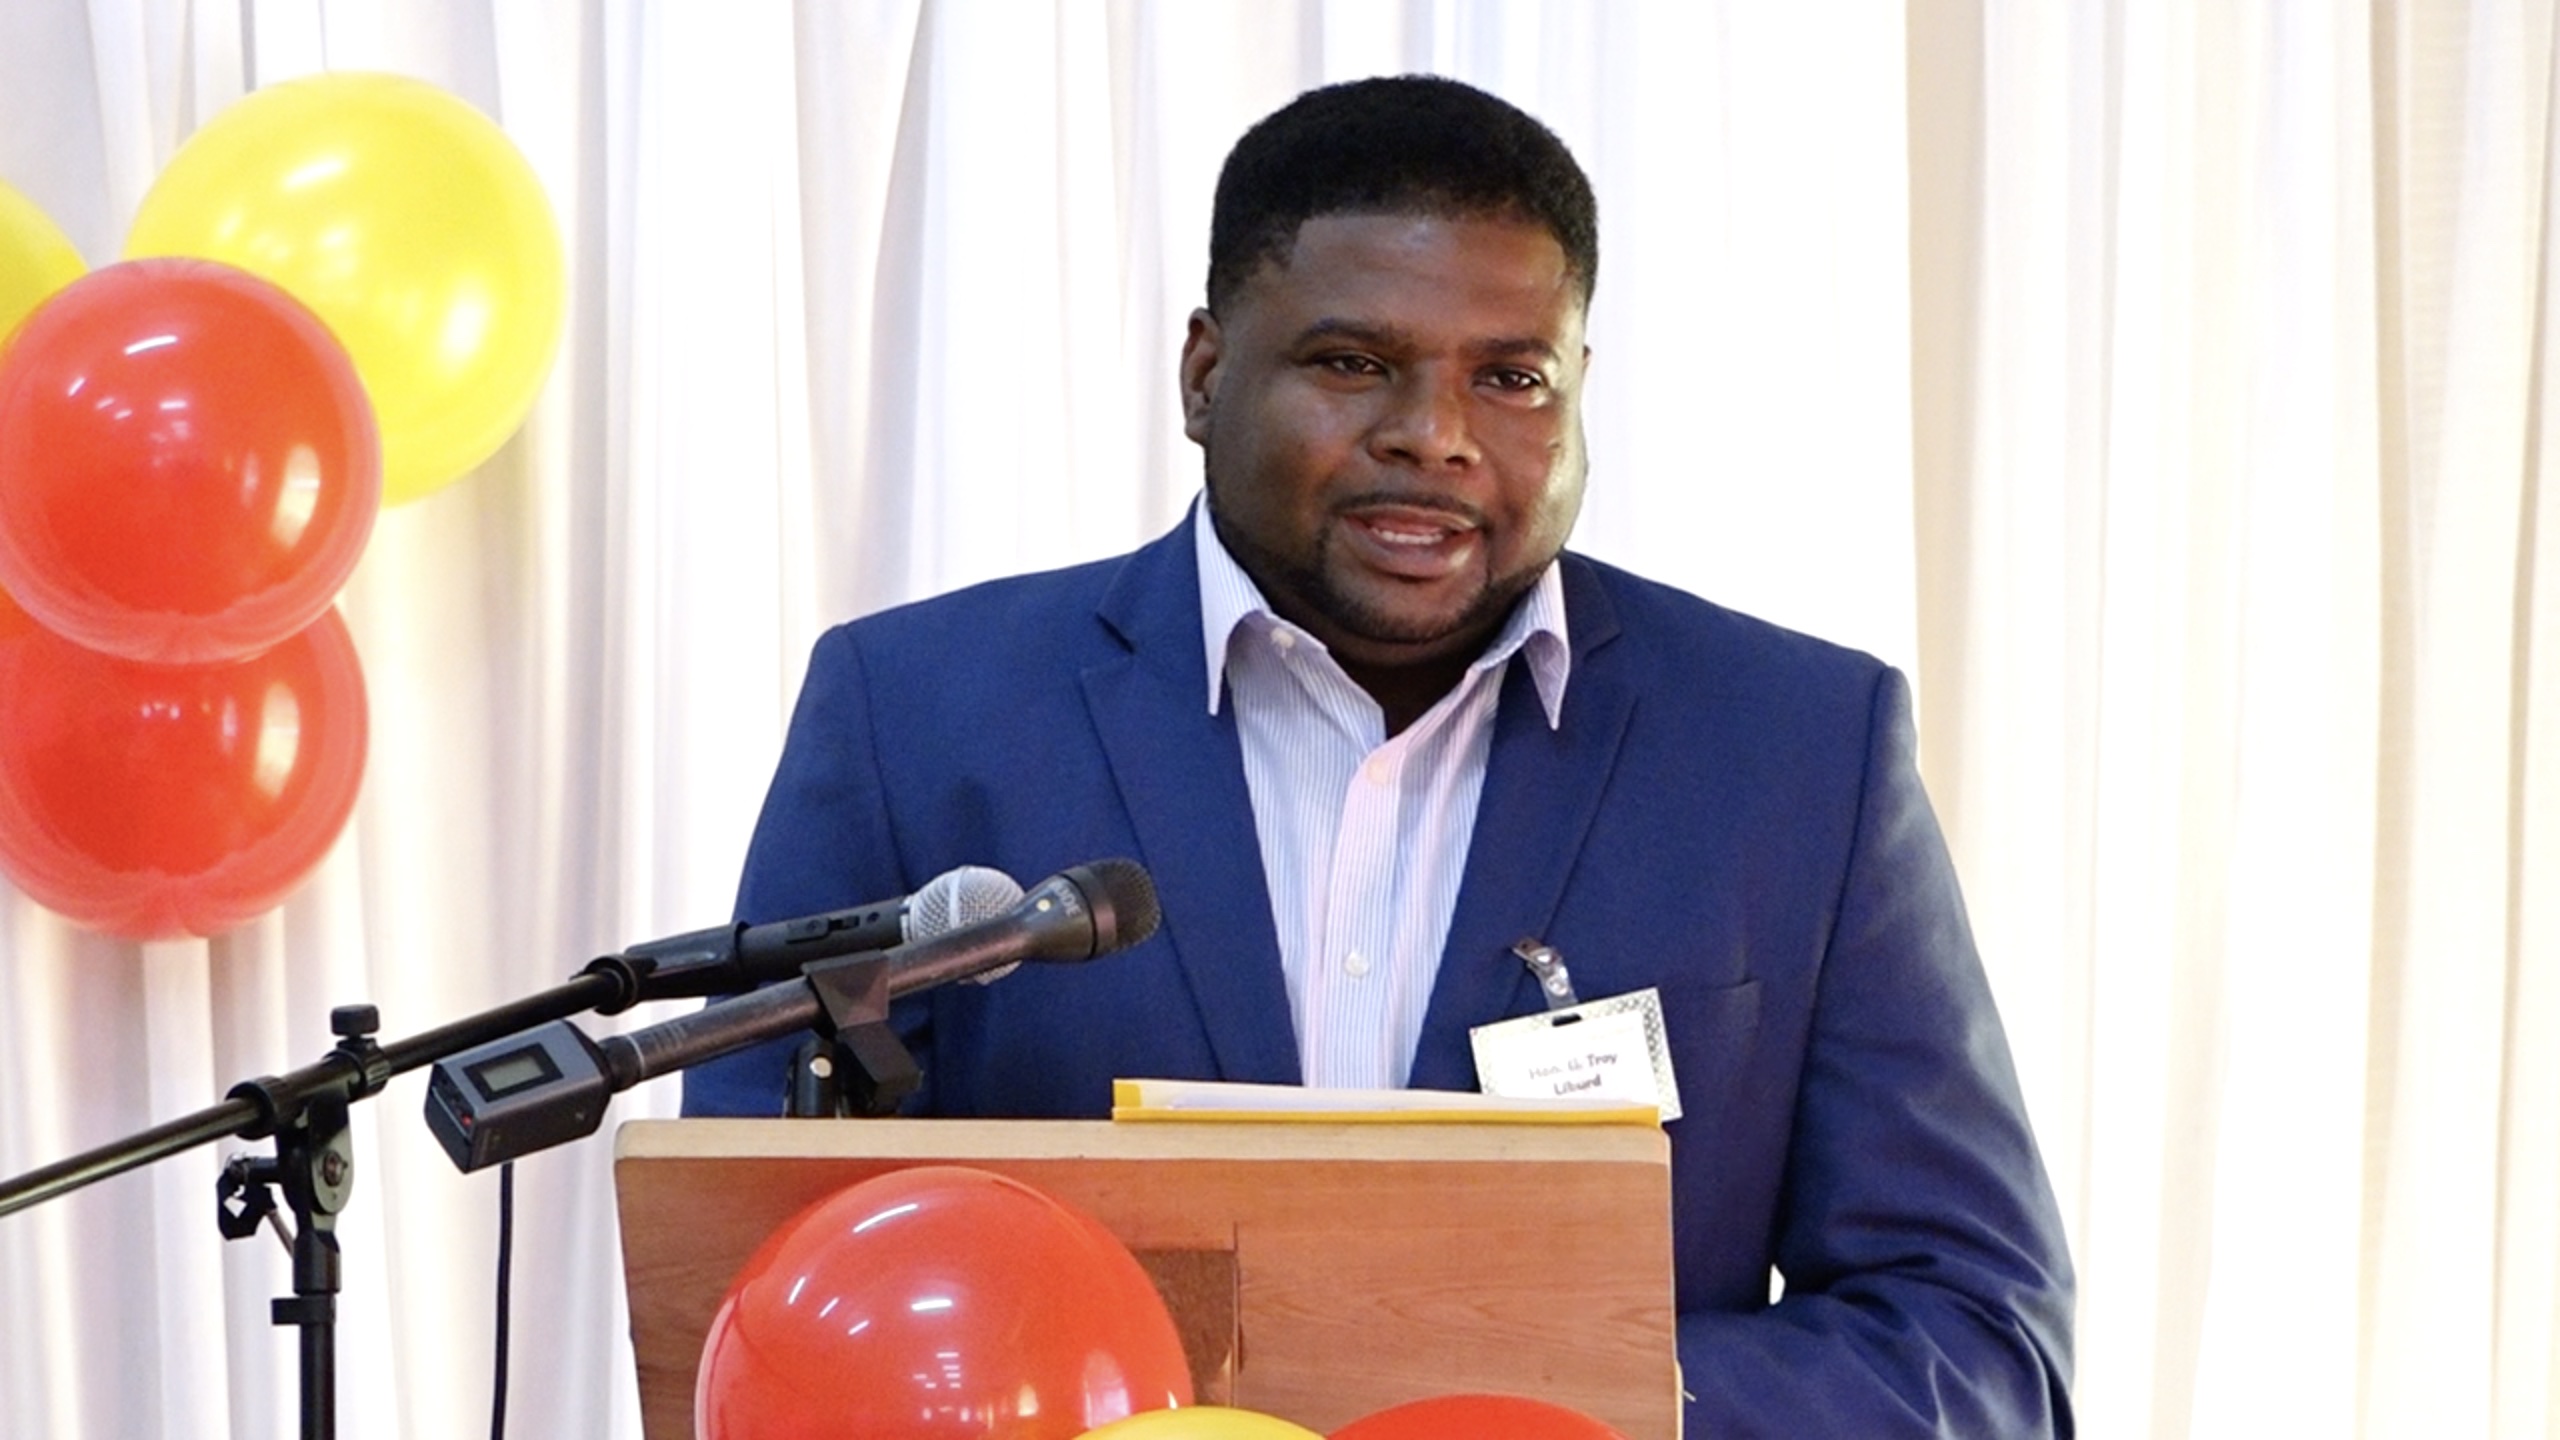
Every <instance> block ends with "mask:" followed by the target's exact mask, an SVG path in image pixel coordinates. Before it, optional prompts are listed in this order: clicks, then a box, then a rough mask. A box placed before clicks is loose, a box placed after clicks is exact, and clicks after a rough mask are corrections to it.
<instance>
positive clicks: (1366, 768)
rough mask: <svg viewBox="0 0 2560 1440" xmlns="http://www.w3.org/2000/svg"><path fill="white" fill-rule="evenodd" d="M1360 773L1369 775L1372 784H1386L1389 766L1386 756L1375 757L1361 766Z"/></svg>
mask: <svg viewBox="0 0 2560 1440" xmlns="http://www.w3.org/2000/svg"><path fill="white" fill-rule="evenodd" d="M1360 773H1361V774H1363V775H1366V776H1368V777H1369V783H1370V784H1372V785H1384V784H1386V783H1387V780H1388V776H1389V767H1388V765H1387V762H1386V760H1385V759H1384V758H1378V759H1373V760H1371V761H1369V763H1367V764H1365V765H1363V766H1361V767H1360Z"/></svg>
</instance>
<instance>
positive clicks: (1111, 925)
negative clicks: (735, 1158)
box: [426, 860, 1163, 1171]
mask: <svg viewBox="0 0 2560 1440" xmlns="http://www.w3.org/2000/svg"><path fill="white" fill-rule="evenodd" d="M952 873H953V874H955V875H956V874H959V873H961V872H959V871H954V872H952ZM942 878H944V879H948V878H950V877H948V876H945V877H942ZM999 878H1001V876H999ZM935 883H936V884H939V883H940V881H939V880H937V881H936V882H935ZM1012 883H1013V882H1012V881H1011V880H1006V881H1005V884H1007V885H1011V884H1012ZM931 888H932V887H931V886H928V887H927V889H931ZM923 894H924V892H923V891H918V892H917V896H918V897H919V899H921V897H922V896H923ZM1162 921H1163V912H1162V910H1161V909H1159V907H1158V905H1157V901H1156V889H1155V882H1154V881H1152V880H1150V879H1149V878H1148V877H1147V872H1146V870H1145V869H1144V868H1143V867H1141V866H1140V865H1138V864H1137V862H1135V861H1131V860H1097V861H1094V862H1093V863H1092V864H1089V865H1077V866H1072V867H1070V868H1068V869H1066V870H1062V871H1060V872H1059V873H1057V874H1055V875H1052V876H1050V877H1049V878H1048V879H1046V880H1043V881H1041V882H1040V883H1039V884H1037V885H1035V886H1033V887H1032V888H1031V890H1030V891H1029V893H1027V894H1025V895H1023V896H1022V898H1021V899H1020V900H1019V901H1017V902H1015V903H1014V904H1013V905H1012V906H1011V907H1010V908H1008V909H1007V910H1005V911H1004V912H1003V913H1002V914H999V915H996V916H994V917H992V918H989V919H984V920H980V921H977V922H976V923H974V924H967V925H963V926H961V927H960V928H958V929H955V930H951V931H949V932H947V933H943V934H938V935H934V936H931V937H929V938H925V939H920V940H912V941H909V942H907V943H906V944H903V945H896V946H892V947H890V948H889V949H886V950H882V951H880V952H879V954H878V955H877V956H876V957H875V959H870V960H856V961H848V962H847V965H848V966H850V967H851V969H852V971H853V972H855V973H854V974H853V975H852V976H851V977H850V978H849V981H848V983H853V984H859V983H861V982H862V981H863V980H865V979H868V980H869V981H871V983H872V984H873V985H874V986H876V987H877V991H885V993H876V991H875V992H866V993H852V994H848V993H846V992H845V988H844V986H843V985H839V984H837V983H834V982H836V981H837V980H838V979H839V976H838V975H836V974H833V973H827V972H837V971H842V970H844V969H845V967H839V966H826V967H822V974H824V975H825V983H823V984H822V982H820V981H817V980H813V979H812V978H811V977H810V976H807V975H802V976H799V977H798V978H796V979H793V980H789V981H786V982H784V983H782V984H779V985H768V986H765V987H764V988H763V989H760V990H753V991H749V992H748V993H746V994H744V995H739V996H735V997H733V998H731V999H727V1000H722V1001H718V1002H715V1003H713V1004H710V1005H706V1006H704V1007H702V1008H701V1009H699V1010H695V1011H693V1012H691V1013H690V1014H686V1015H680V1016H678V1017H676V1018H675V1019H673V1020H668V1021H665V1022H663V1023H660V1024H657V1025H651V1026H648V1027H646V1028H644V1029H640V1030H635V1031H632V1032H631V1033H630V1034H628V1035H611V1036H607V1037H606V1038H605V1039H604V1041H603V1042H602V1043H601V1044H599V1043H598V1042H596V1041H594V1040H591V1039H589V1038H588V1037H587V1034H586V1032H585V1031H583V1030H580V1029H579V1028H578V1027H577V1026H575V1025H572V1024H570V1023H569V1022H567V1021H565V1020H558V1021H554V1022H552V1023H551V1024H548V1025H544V1026H541V1027H539V1028H536V1029H533V1030H529V1031H526V1032H525V1033H524V1034H522V1035H518V1036H514V1037H512V1038H510V1039H506V1040H500V1041H496V1042H494V1043H492V1044H488V1045H484V1046H481V1047H480V1048H478V1049H476V1050H471V1051H466V1052H464V1053H462V1054H459V1055H455V1056H453V1057H451V1058H450V1059H446V1060H440V1061H438V1062H436V1066H435V1070H434V1073H433V1075H432V1076H431V1078H430V1079H429V1081H428V1085H427V1101H426V1116H427V1128H428V1129H429V1130H431V1131H433V1132H434V1134H435V1137H436V1139H437V1140H438V1141H439V1142H440V1143H441V1144H442V1145H443V1146H444V1149H445V1153H446V1154H447V1155H448V1156H450V1157H451V1158H452V1160H453V1163H454V1165H455V1167H456V1168H458V1169H461V1170H466V1171H467V1170H477V1169H480V1168H481V1167H483V1166H486V1165H494V1164H497V1163H498V1162H500V1161H503V1160H513V1159H515V1158H516V1157H517V1156H519V1155H527V1154H531V1153H532V1152H534V1151H536V1150H542V1149H547V1148H549V1147H550V1146H553V1145H558V1144H561V1143H563V1142H565V1141H569V1140H575V1139H578V1138H580V1137H581V1136H585V1135H589V1134H592V1133H594V1131H595V1129H596V1127H597V1126H598V1125H601V1124H603V1123H604V1108H605V1105H606V1103H607V1101H608V1100H609V1099H610V1098H611V1097H612V1096H613V1095H615V1094H618V1093H620V1092H621V1091H624V1090H628V1089H630V1088H631V1087H632V1086H634V1085H637V1084H639V1083H640V1082H641V1081H643V1080H648V1079H653V1078H655V1077H657V1076H661V1075H668V1074H672V1073H674V1072H676V1071H678V1070H682V1069H683V1068H685V1067H686V1066H688V1065H696V1064H700V1063H701V1062H703V1061H705V1060H711V1059H715V1058H717V1057H719V1056H722V1055H726V1054H728V1053H729V1052H731V1051H733V1050H741V1049H744V1048H746V1047H747V1046H749V1045H753V1044H755V1043H757V1042H758V1041H762V1040H770V1039H772V1038H774V1037H775V1036H778V1035H787V1034H789V1033H791V1032H792V1031H794V1030H826V1031H835V1030H843V1029H845V1028H846V1027H847V1026H848V1025H849V1024H851V1023H852V1019H853V1018H863V1019H866V1020H868V1021H877V1020H879V1019H881V1018H882V1017H884V1016H885V1015H886V1014H887V1007H888V1002H889V1001H891V1000H895V999H897V998H898V997H899V996H902V995H911V994H914V993H915V992H917V991H919V990H927V989H931V988H932V987H934V986H937V985H944V984H948V983H950V982H952V981H955V980H976V981H979V982H981V983H983V982H984V981H986V980H988V979H992V978H995V977H997V976H998V975H1000V974H1001V973H1003V972H1005V971H1008V970H1010V969H1012V968H1013V967H1014V966H1016V965H1020V964H1022V963H1023V962H1025V961H1041V962H1049V963H1072V962H1075V961H1081V960H1090V959H1093V958H1095V957H1096V956H1101V955H1108V954H1110V953H1112V952H1113V951H1116V950H1124V949H1127V948H1128V947H1129V946H1132V945H1135V944H1137V943H1139V942H1140V941H1143V940H1145V939H1146V938H1147V937H1149V936H1151V935H1153V934H1155V932H1156V927H1157V926H1158V925H1159V924H1161V923H1162ZM679 938H681V937H679ZM842 1002H850V1003H851V1004H852V1005H854V1006H857V1007H862V1008H863V1011H864V1014H863V1016H862V1017H846V1018H839V1010H838V1008H837V1005H838V1003H842ZM883 1033H885V1032H883ZM891 1043H893V1044H894V1043H895V1042H894V1041H892V1042H891Z"/></svg>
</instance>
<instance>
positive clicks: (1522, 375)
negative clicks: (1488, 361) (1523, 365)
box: [1484, 365, 1547, 390]
mask: <svg viewBox="0 0 2560 1440" xmlns="http://www.w3.org/2000/svg"><path fill="white" fill-rule="evenodd" d="M1484 380H1485V383H1486V384H1488V385H1490V386H1492V387H1493V388H1494V389H1496V390H1536V389H1540V388H1542V387H1543V386H1545V384H1546V383H1547V377H1546V376H1544V375H1541V374H1539V373H1538V372H1537V371H1535V370H1522V369H1518V368H1516V367H1513V366H1508V365H1504V366H1498V367H1496V368H1494V369H1491V370H1488V371H1486V372H1485V375H1484Z"/></svg>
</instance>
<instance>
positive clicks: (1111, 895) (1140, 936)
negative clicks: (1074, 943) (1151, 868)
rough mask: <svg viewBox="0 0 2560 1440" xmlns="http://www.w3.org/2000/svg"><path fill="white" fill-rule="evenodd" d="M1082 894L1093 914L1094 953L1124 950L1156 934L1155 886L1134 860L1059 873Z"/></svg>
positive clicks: (1160, 916)
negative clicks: (1071, 882)
mask: <svg viewBox="0 0 2560 1440" xmlns="http://www.w3.org/2000/svg"><path fill="white" fill-rule="evenodd" d="M1060 873H1061V874H1063V875H1064V876H1065V877H1066V878H1067V879H1069V880H1071V881H1073V882H1074V883H1075V887H1076V888H1077V889H1078V890H1081V891H1083V892H1084V899H1085V904H1086V906H1087V907H1089V908H1090V909H1091V910H1092V912H1093V953H1094V954H1096V955H1108V954H1110V953H1111V952H1112V951H1114V950H1125V949H1127V948H1128V947H1130V946H1132V945H1135V944H1137V943H1139V942H1140V941H1142V940H1145V939H1146V938H1147V937H1149V936H1151V935H1153V934H1155V933H1156V927H1157V926H1158V925H1160V924H1162V923H1164V910H1163V908H1162V907H1161V906H1160V905H1159V904H1158V903H1157V901H1156V882H1155V881H1154V880H1153V879H1152V878H1150V877H1149V876H1148V874H1147V869H1146V867H1145V866H1143V865H1140V864H1139V863H1138V862H1137V861H1135V860H1096V861H1093V862H1092V863H1090V864H1086V865H1077V866H1073V867H1070V868H1069V869H1067V870H1064V871H1062V872H1060Z"/></svg>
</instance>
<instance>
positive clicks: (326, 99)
mask: <svg viewBox="0 0 2560 1440" xmlns="http://www.w3.org/2000/svg"><path fill="white" fill-rule="evenodd" d="M125 254H126V255H127V256H133V257H139V256H145V255H193V256H200V257H202V258H204V259H208V260H220V261H223V262H225V263H227V264H231V265H236V266H238V267H240V268H241V269H243V270H247V271H249V272H251V273H253V274H256V275H260V276H263V277H265V278H266V279H268V280H271V281H273V282H275V284H277V285H278V286H280V287H282V288H283V289H284V290H285V292H286V293H287V294H290V295H292V296H293V297H294V298H295V299H298V300H300V301H301V302H302V303H303V304H305V305H308V306H309V307H311V309H312V310H313V311H314V312H315V313H317V314H318V315H319V316H320V318H321V319H322V320H324V321H326V322H328V325H329V328H330V329H332V330H334V331H336V332H337V336H338V339H339V340H340V341H341V342H342V343H344V344H345V346H346V347H347V354H348V355H349V356H350V357H351V358H352V359H353V360H354V361H355V366H356V375H357V377H358V378H359V379H361V380H362V381H363V382H364V388H365V394H366V396H367V397H368V398H370V399H371V400H372V401H373V410H374V417H375V419H376V420H377V421H378V422H379V424H380V426H381V430H382V482H383V500H384V502H385V503H387V504H395V505H396V504H399V503H400V502H402V501H405V500H414V499H416V498H417V497H419V496H421V495H424V494H426V493H428V492H429V491H431V490H434V489H436V488H438V487H440V486H443V485H445V484H447V483H449V482H451V481H453V480H454V479H456V478H458V477H459V476H461V475H462V474H464V473H465V472H466V471H469V470H470V469H471V468H472V467H473V466H475V465H478V464H479V463H480V462H481V461H483V460H486V459H488V458H489V456H490V454H491V452H493V451H495V450H496V449H497V448H498V447H499V446H500V445H501V444H504V443H505V442H506V439H507V437H508V436H509V435H512V434H514V433H515V430H516V427H517V426H519V425H521V424H523V423H524V416H525V412H526V411H527V410H529V409H531V408H532V406H533V402H534V398H535V397H536V396H537V395H538V394H539V393H540V392H541V389H542V382H543V379H544V377H545V376H546V375H548V374H549V373H550V369H551V360H552V356H553V354H554V353H555V352H556V351H557V350H558V349H559V345H560V324H561V317H562V313H563V310H564V308H565V304H566V298H565V291H566V284H565V280H564V274H563V272H564V270H565V262H564V261H563V259H562V256H561V252H560V232H559V229H558V227H557V226H556V225H555V224H554V223H553V222H552V218H551V206H550V204H549V202H547V201H546V200H545V199H544V198H543V194H542V186H541V184H540V182H539V181H537V180H536V179H535V178H534V174H533V170H532V167H531V166H529V165H527V164H526V163H525V159H524V156H523V155H522V154H521V153H520V152H519V151H517V149H516V148H515V146H514V144H513V143H512V142H510V141H509V140H508V139H507V137H506V133H505V132H504V131H502V130H500V129H499V128H498V127H497V126H496V125H495V124H493V123H491V122H490V120H489V119H488V117H486V116H484V115H482V114H481V113H480V112H479V111H477V110H475V109H473V108H471V107H470V106H469V105H467V104H465V103H463V102H462V101H461V100H459V99H457V98H455V97H454V96H452V95H449V94H447V93H446V92H444V91H442V90H439V89H437V88H436V87H434V86H432V85H429V84H427V83H425V82H424V81H420V80H412V79H409V78H407V77H406V76H400V75H375V74H362V73H354V72H347V73H339V74H330V75H315V76H311V77H309V78H306V79H301V80H288V81H285V82H283V83H281V84H276V85H270V86H267V87H266V88H264V89H262V90H259V91H258V92H256V93H255V94H252V95H250V96H248V97H246V98H245V99H242V100H240V101H239V102H238V103H236V104H234V105H232V106H230V107H229V108H228V109H226V110H224V111H223V112H222V113H221V114H219V115H216V116H215V117H214V118H213V120H212V122H211V123H209V124H207V125H206V126H205V127H204V128H202V129H200V130H198V131H197V132H196V133H195V134H194V135H193V136H192V137H190V138H189V139H188V141H187V143H186V144H185V145H183V146H181V147H180V148H179V150H178V153H177V156H176V157H175V158H174V159H172V160H171V161H170V162H169V165H168V168H166V169H164V170H162V171H161V172H160V178H159V179H158V180H157V181H155V182H153V184H152V186H151V190H150V193H149V194H147V195H145V196H144V197H143V200H142V209H141V211H140V212H139V213H138V214H137V215H136V216H135V217H134V222H133V231H132V233H131V235H130V236H128V237H127V239H126V241H125Z"/></svg>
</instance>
